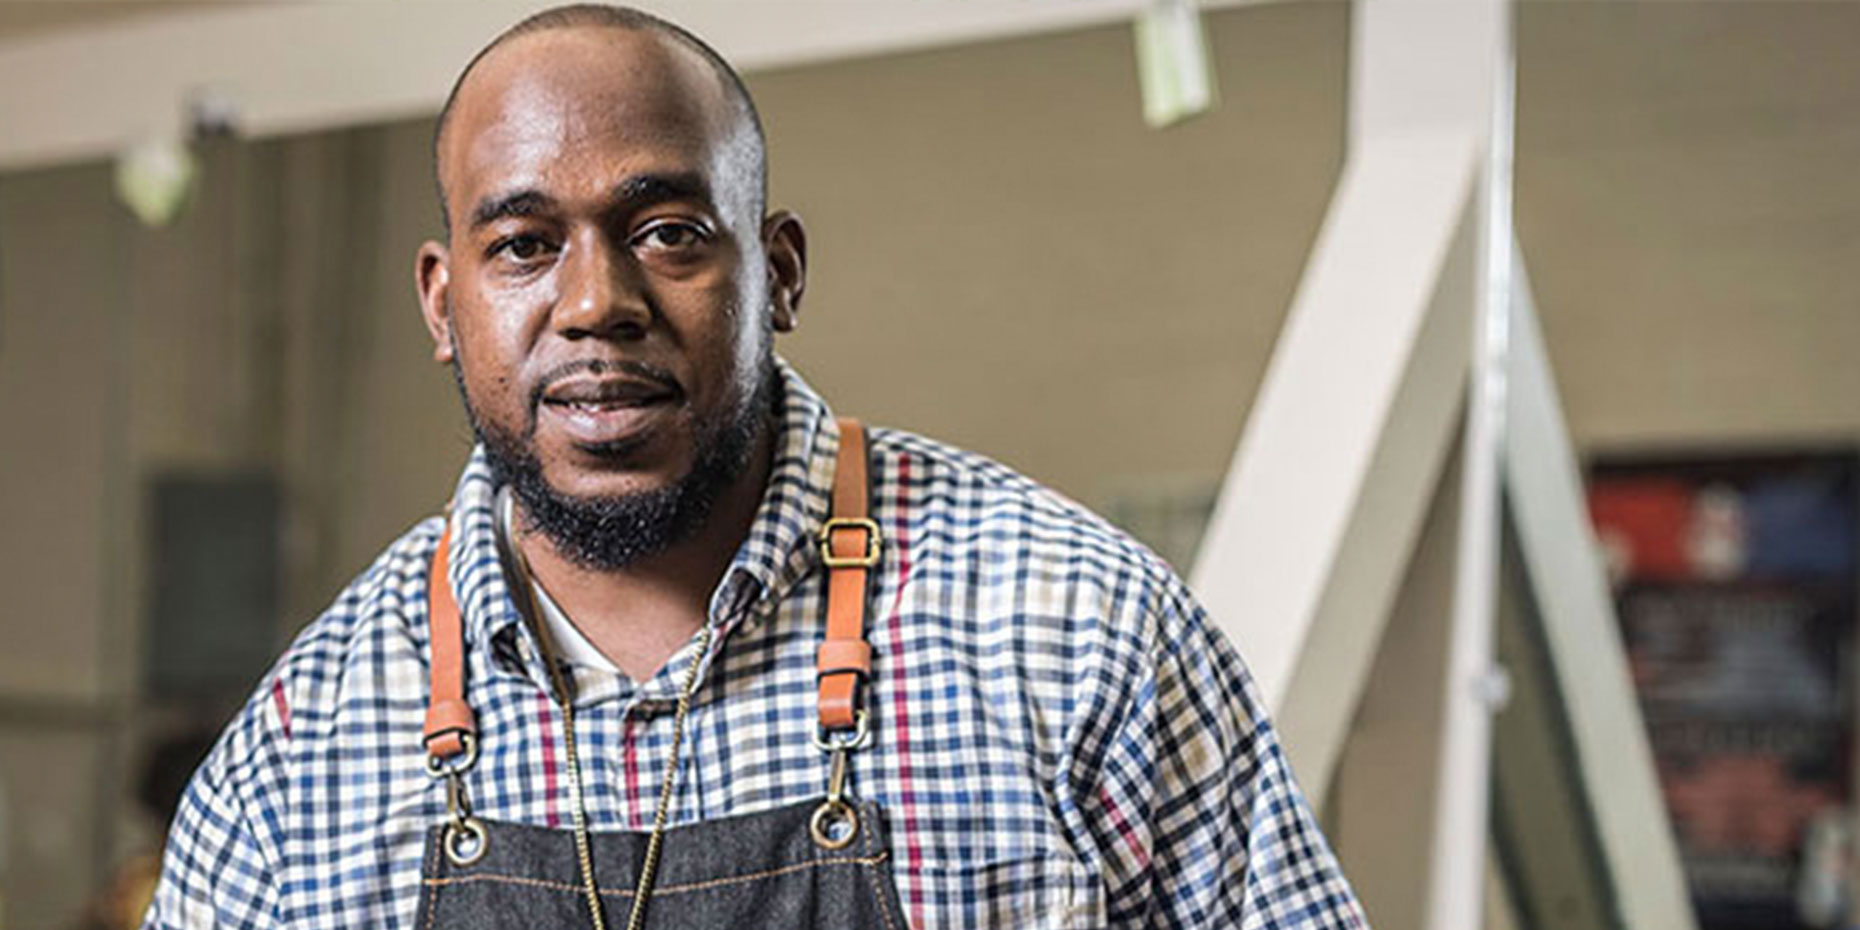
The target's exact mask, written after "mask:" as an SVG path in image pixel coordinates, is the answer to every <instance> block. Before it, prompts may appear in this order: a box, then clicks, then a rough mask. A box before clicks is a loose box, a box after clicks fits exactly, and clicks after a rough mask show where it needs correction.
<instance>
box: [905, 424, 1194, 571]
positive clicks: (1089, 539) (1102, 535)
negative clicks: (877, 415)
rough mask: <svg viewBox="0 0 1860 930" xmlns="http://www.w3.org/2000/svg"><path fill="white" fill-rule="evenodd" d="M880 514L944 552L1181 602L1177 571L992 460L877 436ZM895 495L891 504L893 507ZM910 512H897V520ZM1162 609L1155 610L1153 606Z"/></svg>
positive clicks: (925, 441)
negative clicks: (1059, 572) (888, 513)
mask: <svg viewBox="0 0 1860 930" xmlns="http://www.w3.org/2000/svg"><path fill="white" fill-rule="evenodd" d="M871 434H872V438H871V445H872V450H873V456H874V464H875V465H876V466H877V468H876V472H877V476H878V478H877V480H878V482H879V486H878V487H876V488H875V489H874V491H875V494H877V495H878V496H879V498H880V499H879V500H878V501H877V503H878V504H879V506H880V507H884V508H888V509H889V510H891V511H892V512H893V513H894V515H895V517H894V518H898V519H902V520H903V521H904V523H905V524H906V525H908V526H911V527H913V531H914V532H918V533H924V534H929V535H932V536H934V537H935V538H936V540H937V543H938V545H939V547H940V548H943V549H945V550H949V551H954V552H958V553H963V554H967V555H970V556H974V557H983V558H987V559H989V560H991V561H1001V562H1020V563H1021V564H1022V565H1023V566H1027V567H1031V568H1032V570H1034V571H1035V572H1042V571H1043V570H1045V569H1063V573H1064V575H1065V577H1068V578H1070V579H1073V580H1078V581H1085V582H1088V583H1092V584H1115V585H1117V586H1119V587H1120V588H1125V589H1126V590H1129V591H1130V592H1131V593H1142V594H1144V595H1146V597H1145V599H1146V600H1149V599H1154V598H1167V599H1171V600H1177V599H1180V598H1182V597H1185V596H1186V586H1184V585H1183V584H1182V582H1181V579H1180V578H1178V577H1177V576H1176V574H1175V572H1174V570H1173V569H1172V568H1170V566H1169V565H1168V563H1166V562H1164V561H1163V559H1162V558H1161V557H1159V556H1157V555H1156V554H1155V553H1154V552H1153V551H1151V550H1150V549H1149V547H1147V546H1145V545H1144V544H1143V543H1141V542H1139V541H1138V540H1136V539H1135V538H1133V537H1132V536H1131V535H1130V534H1128V533H1126V532H1124V531H1123V530H1121V529H1119V528H1117V527H1116V526H1113V525H1112V524H1111V523H1110V522H1109V521H1107V520H1106V519H1105V518H1103V517H1102V516H1099V515H1098V514H1096V513H1094V512H1092V511H1091V510H1089V509H1087V508H1086V507H1085V506H1084V505H1082V504H1080V503H1078V502H1077V501H1075V500H1073V499H1072V498H1070V497H1067V496H1066V495H1065V494H1063V493H1060V492H1059V491H1056V490H1054V489H1052V488H1050V487H1047V486H1046V485H1044V484H1041V483H1040V482H1038V481H1035V480H1034V479H1032V478H1029V477H1027V476H1026V475H1024V474H1021V473H1020V472H1018V471H1016V470H1014V469H1013V468H1011V467H1009V466H1007V465H1005V464H1003V463H1001V462H999V461H996V460H995V459H992V458H990V457H988V456H986V455H982V454H980V453H977V452H971V451H968V450H966V449H961V448H957V447H955V446H952V445H949V444H947V443H944V442H941V441H938V440H935V439H931V438H928V437H925V436H922V435H919V434H916V433H912V432H909V431H905V430H898V429H888V428H875V429H873V430H872V431H871ZM886 495H890V497H891V498H892V499H891V500H885V499H884V498H885V496H886ZM900 510H902V511H905V512H903V513H898V511H900ZM1151 606H1152V607H1154V606H1155V605H1151Z"/></svg>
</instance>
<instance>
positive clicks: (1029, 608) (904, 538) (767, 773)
mask: <svg viewBox="0 0 1860 930" xmlns="http://www.w3.org/2000/svg"><path fill="white" fill-rule="evenodd" d="M781 377H782V380H783V383H784V391H783V400H782V415H781V417H780V422H779V433H778V435H777V436H776V438H775V460H774V464H773V470H772V472H771V476H770V478H769V482H768V488H767V491H766V492H765V496H764V499H763V501H762V504H761V507H760V509H759V511H758V513H757V515H756V517H755V520H754V523H753V525H752V527H751V528H750V531H749V535H748V537H747V538H746V539H745V540H744V541H743V544H742V547H741V549H740V550H739V551H738V552H737V554H736V556H735V559H734V561H733V562H732V564H731V565H730V567H729V569H728V571H727V572H726V573H725V575H724V577H723V580H722V581H721V583H720V584H718V586H717V588H716V591H715V592H714V594H713V596H712V598H711V601H710V614H709V621H710V623H711V624H712V625H713V627H714V629H715V630H716V632H717V636H716V637H715V639H716V645H715V646H714V647H713V648H712V649H711V650H710V652H709V654H707V655H704V656H698V655H696V654H695V653H696V651H697V639H696V638H695V637H694V638H693V640H692V642H690V643H688V644H687V645H686V646H685V648H684V649H682V650H681V651H680V652H679V653H677V654H676V655H674V656H673V657H672V659H671V660H670V661H669V662H668V663H667V665H666V666H665V668H664V669H662V670H661V671H660V672H659V673H658V674H656V675H655V676H654V677H653V678H652V679H651V680H648V681H646V682H644V683H638V684H636V683H634V682H632V681H631V680H629V679H627V678H626V677H625V676H623V675H620V674H617V673H614V672H611V671H602V670H597V669H593V668H582V667H575V668H573V669H572V675H573V678H574V682H575V691H576V710H575V713H576V733H577V740H578V745H579V746H580V752H581V765H582V766H583V777H584V780H585V783H586V787H587V794H586V804H587V808H588V815H589V821H590V826H591V827H592V828H593V829H595V830H597V831H604V830H643V829H646V828H647V827H648V826H649V824H650V820H651V817H652V811H653V806H654V803H655V801H656V800H657V795H658V791H659V779H660V777H661V772H662V769H663V766H664V761H665V756H666V753H667V750H668V748H669V746H670V743H671V737H672V714H671V713H669V711H670V709H671V708H672V707H673V704H674V701H675V698H676V694H677V691H678V689H679V686H680V685H681V684H682V679H683V677H684V674H685V669H686V668H687V667H688V666H689V664H690V663H691V662H693V661H696V662H699V663H700V666H699V670H698V675H699V678H698V682H699V685H698V691H697V693H696V696H695V699H694V701H693V705H692V707H691V711H690V717H689V720H688V724H687V742H686V744H685V745H686V749H685V753H684V757H683V761H682V763H681V764H682V766H683V775H682V782H681V784H680V786H679V788H678V792H677V796H676V798H675V802H674V806H673V808H672V822H673V824H674V825H676V824H678V823H686V822H690V821H694V820H699V819H706V818H712V817H721V816H726V815H732V814H743V813H749V812H753V811H757V810H763V809H768V808H773V807H777V806H780V805H784V804H788V803H793V802H797V801H801V800H804V799H808V798H815V797H819V796H820V795H821V794H822V793H823V792H824V790H825V786H826V776H827V758H826V757H825V756H824V755H823V754H822V753H821V751H820V750H819V749H817V748H815V747H814V746H813V745H812V743H811V741H810V735H811V734H812V733H813V731H814V727H815V675H814V653H815V649H816V647H817V645H818V644H819V642H820V641H821V637H822V633H823V630H824V624H825V616H826V596H825V584H824V578H825V572H824V570H823V568H822V566H821V564H820V554H819V549H818V546H817V544H816V543H815V542H814V539H815V533H816V532H817V530H818V528H819V527H820V525H821V522H822V520H823V519H824V518H825V516H826V511H827V502H828V499H829V492H830V489H831V483H832V474H833V463H834V455H835V452H836V451H837V449H838V446H839V433H838V428H837V426H836V424H835V422H834V420H833V418H832V415H831V414H830V413H829V412H828V410H827V407H826V405H825V404H824V403H823V402H822V401H821V399H820V398H819V397H818V396H817V395H816V394H815V393H814V392H813V391H812V390H811V389H810V388H809V387H808V386H807V385H806V384H805V383H804V382H803V381H802V380H801V379H800V378H799V377H798V376H797V375H795V374H794V372H793V371H792V370H791V369H789V368H788V367H787V366H786V364H785V363H784V364H782V365H781ZM871 451H872V498H873V500H872V508H873V513H872V516H873V518H874V519H875V520H877V521H878V523H879V524H880V526H881V527H882V528H883V530H884V534H885V548H884V554H883V561H882V563H881V564H880V566H879V568H878V569H876V570H875V575H874V576H873V577H874V580H873V583H872V585H871V592H870V605H871V607H870V611H869V619H868V638H869V639H870V641H871V644H872V648H873V652H874V656H873V664H872V668H873V679H872V682H871V686H870V688H869V689H868V692H867V703H868V705H869V707H870V709H871V716H872V726H873V730H874V735H875V737H876V739H875V742H874V744H873V745H872V746H871V747H869V748H867V749H865V750H863V751H860V752H858V753H857V754H855V755H854V756H853V757H852V776H851V777H852V789H853V791H854V793H856V794H858V795H860V796H863V797H867V798H871V799H874V800H876V801H878V802H879V803H880V804H881V805H882V806H883V808H884V810H885V812H886V820H887V826H888V829H889V831H890V844H891V849H890V868H891V873H892V875H893V876H894V878H895V880H896V882H897V886H898V891H899V896H900V899H901V901H902V903H903V906H904V910H905V912H906V916H907V917H908V918H909V921H910V925H911V926H912V927H915V928H920V930H921V928H952V930H953V928H964V930H967V928H984V927H986V928H1006V927H1013V928H1037V927H1051V928H1060V927H1067V928H1071V927H1078V928H1099V927H1152V926H1153V927H1196V928H1209V927H1236V928H1240V927H1244V928H1275V930H1289V928H1313V930H1315V928H1342V927H1352V928H1354V927H1361V926H1363V923H1362V918H1361V916H1360V910H1359V908H1358V905H1357V903H1356V900H1355V898H1354V897H1353V895H1352V893H1351V891H1350V888H1349V886H1348V884H1347V883H1346V882H1345V880H1344V878H1343V875H1342V873H1341V872H1340V871H1339V870H1338V868H1337V864H1336V862H1335V860H1334V859H1333V857H1332V855H1331V852H1330V850H1329V849H1328V847H1327V846H1326V844H1325V841H1324V838H1323V836H1322V835H1321V834H1320V833H1319V831H1318V827H1317V825H1316V823H1315V822H1314V820H1313V818H1312V816H1311V813H1310V811H1309V810H1308V809H1307V806H1306V804H1305V801H1304V799H1303V797H1302V796H1301V795H1300V793H1299V790H1298V788H1297V786H1296V785H1295V784H1294V783H1293V781H1292V776H1291V772H1290V770H1289V769H1288V768H1287V765H1286V761H1285V756H1284V754H1283V753H1282V752H1281V750H1280V747H1279V743H1278V740H1277V738H1276V736H1275V735H1274V733H1273V729H1272V725H1271V724H1270V723H1269V722H1268V721H1267V719H1266V715H1265V712H1264V709H1263V706H1262V704H1261V702H1260V698H1259V695H1258V693H1257V692H1256V691H1255V690H1254V688H1253V685H1252V682H1251V681H1250V679H1249V678H1248V676H1247V673H1246V670H1245V669H1244V667H1243V666H1242V665H1241V662H1240V658H1239V656H1238V655H1236V654H1235V652H1234V649H1233V647H1232V646H1230V645H1229V644H1228V642H1227V641H1226V640H1225V639H1224V638H1223V637H1222V636H1221V635H1220V634H1219V633H1218V632H1217V631H1216V630H1214V629H1213V628H1212V626H1211V625H1210V624H1209V622H1208V620H1207V618H1206V616H1205V615H1204V614H1203V612H1202V610H1201V608H1200V607H1199V606H1198V605H1197V604H1196V603H1195V601H1194V599H1193V598H1192V597H1191V596H1190V595H1189V592H1188V591H1187V590H1186V588H1185V587H1184V586H1183V584H1182V582H1181V581H1180V580H1179V579H1178V578H1176V577H1175V575H1174V574H1173V573H1171V572H1170V570H1169V569H1168V568H1167V567H1166V566H1165V565H1164V564H1163V563H1162V562H1161V561H1160V560H1158V559H1157V558H1156V557H1155V556H1154V555H1153V554H1151V553H1150V552H1149V551H1147V550H1146V549H1144V548H1143V547H1142V546H1140V545H1138V544H1136V543H1135V542H1133V541H1132V540H1130V539H1129V538H1128V537H1126V536H1125V535H1124V534H1122V533H1120V532H1118V531H1117V530H1115V529H1113V528H1111V527H1110V526H1108V525H1107V524H1105V523H1104V522H1103V521H1102V520H1100V519H1099V518H1098V517H1095V516H1093V515H1091V514H1090V513H1087V512H1086V511H1084V510H1083V509H1082V508H1080V507H1079V506H1078V505H1076V504H1074V503H1072V502H1071V501H1068V500H1066V499H1065V498H1063V497H1061V496H1060V495H1058V494H1056V493H1054V492H1052V491H1050V490H1047V489H1045V488H1043V487H1041V486H1039V485H1037V484H1035V483H1033V482H1032V481H1029V480H1028V479H1026V478H1024V477H1022V476H1020V475H1018V474H1016V473H1014V472H1012V471H1010V470H1008V469H1007V468H1005V467H1003V466H1001V465H999V464H997V463H995V462H991V461H988V460H987V459H984V458H981V457H979V456H975V455H972V454H968V453H965V452H961V451H957V450H954V449H951V448H949V447H947V446H943V445H939V444H937V443H934V442H931V441H929V440H926V439H923V438H920V437H917V436H913V435H910V434H908V433H902V432H896V431H892V430H884V429H876V430H873V431H872V432H871ZM493 496H494V495H493V487H492V483H491V479H490V477H489V471H488V469H487V467H486V465H485V463H484V460H483V456H482V451H480V452H478V453H477V454H474V455H473V457H472V459H471V461H470V463H469V464H468V465H467V466H466V468H465V472H464V475H463V477H462V478H461V479H460V481H459V485H458V489H457V492H456V494H455V496H454V499H453V506H452V513H453V519H454V520H455V528H456V530H455V537H454V543H453V548H452V555H451V564H450V569H449V571H450V575H451V580H452V584H453V586H454V587H453V590H454V591H456V592H457V593H458V600H459V603H460V607H461V610H462V611H463V615H464V626H465V642H466V652H467V657H468V658H467V665H466V676H467V697H468V699H469V701H470V703H471V705H472V706H473V707H474V708H475V709H476V711H477V715H478V724H479V728H480V732H481V744H482V750H483V754H482V758H481V759H480V761H479V762H478V764H477V765H476V766H475V767H474V768H473V769H472V770H471V771H470V772H469V774H468V776H467V787H468V790H469V794H470V797H471V800H472V803H473V805H474V807H475V808H476V811H477V813H478V814H479V815H480V816H483V817H486V818H491V819H496V820H504V821H514V822H518V823H524V824H533V825H540V826H548V827H560V828H564V829H566V828H567V827H568V826H569V825H570V823H571V818H572V816H573V810H572V808H571V807H570V797H571V795H570V787H569V785H568V782H567V777H568V775H567V767H566V762H565V759H564V756H563V744H562V727H561V723H562V721H561V713H560V711H559V708H558V707H557V706H556V705H555V704H554V703H553V699H552V697H551V691H550V687H549V677H548V672H547V670H546V669H545V668H544V667H543V665H542V661H543V660H542V659H541V657H540V656H539V653H538V651H537V648H536V645H535V640H534V639H533V635H534V634H533V632H532V631H531V630H530V629H529V627H528V626H527V625H526V624H525V623H523V622H522V621H521V620H520V619H519V614H518V613H517V610H516V607H515V606H514V605H513V604H512V602H511V599H510V595H509V591H508V590H507V588H506V580H505V577H504V574H503V572H502V570H501V568H500V566H499V563H498V558H497V553H496V543H495V539H494V536H493V533H494V530H493V522H494V518H493V507H492V500H493ZM443 528H444V522H443V521H442V519H441V518H438V517H435V518H432V519H429V520H427V521H425V522H422V523H420V524H419V525H417V526H415V527H414V528H413V529H411V530H410V531H408V533H407V534H406V535H405V536H402V537H401V538H400V539H399V540H398V541H396V542H395V543H394V544H393V545H392V546H391V547H389V549H388V550H387V552H385V553H384V554H383V555H382V556H381V557H380V558H379V559H378V560H377V561H376V562H375V563H374V565H372V566H370V567H369V568H368V569H367V570H366V571H364V572H363V573H362V574H361V576H360V577H358V578H357V579H355V581H354V582H353V583H351V584H350V585H349V587H348V588H347V589H346V590H344V591H343V592H342V593H341V595H339V596H338V597H337V598H336V601H335V603H334V604H333V605H332V606H331V607H330V608H329V610H328V611H327V612H326V613H325V614H323V616H321V617H319V618H318V619H317V620H316V622H314V623H312V624H311V625H310V626H309V627H308V628H307V629H305V630H304V631H303V633H302V635H300V636H299V637H298V638H297V640H296V642H295V644H294V645H292V646H291V648H290V650H289V651H288V652H286V653H285V654H284V656H283V657H282V658H280V659H279V660H278V663H277V665H276V666H275V667H274V668H273V669H272V670H271V672H270V673H269V674H267V675H266V676H265V678H264V680H263V681H262V682H261V683H260V684H259V686H258V688H257V689H256V691H255V692H254V693H253V695H252V698H251V700H250V701H249V702H248V703H247V704H246V705H245V708H244V710H243V711H242V712H241V713H240V714H239V715H238V717H237V718H236V719H235V720H233V722H232V723H231V725H230V726H229V727H228V728H227V730H226V732H225V735H224V736H223V737H222V738H221V740H220V742H219V744H218V746H217V747H216V748H215V749H214V751H213V753H212V754H211V756H210V757H209V758H208V759H207V761H206V762H205V763H204V765H203V766H202V768H201V769H200V771H199V773H198V774H196V775H195V777H194V780H193V784H192V785H191V786H190V787H189V789H188V791H187V794H186V797H185V799H184V800H183V802H182V804H181V808H180V812H179V814H178V815H177V816H176V818H175V822H174V826H173V830H172V833H171V835H170V837H169V841H168V847H167V854H166V861H165V863H164V866H163V871H162V879H161V885H160V888H159V890H158V891H157V893H156V896H155V902H154V905H153V907H152V908H151V910H150V912H149V916H148V921H147V924H146V926H148V927H156V928H180V927H187V928H203V927H291V928H303V930H312V928H338V927H340V928H361V927H368V928H376V927H390V928H404V927H408V926H410V925H411V924H412V923H413V918H414V912H415V906H416V904H417V900H418V896H419V892H420V888H421V883H420V864H421V856H422V854H423V852H424V848H425V847H424V844H423V837H424V835H425V831H426V830H427V829H428V828H429V827H431V826H432V825H434V824H436V823H439V822H441V820H442V818H443V817H444V816H445V787H444V784H443V783H442V782H439V781H435V780H433V779H432V778H430V777H428V775H427V774H426V771H425V761H426V757H425V753H424V751H423V749H422V747H421V742H420V736H421V723H422V716H423V712H424V709H425V706H426V694H427V656H428V650H427V644H428V641H427V624H426V573H427V565H428V562H429V560H430V558H431V555H432V552H433V550H434V548H435V546H436V545H437V543H438V539H439V535H440V533H441V531H442V530H443ZM672 841H674V842H675V841H676V834H674V835H673V837H672ZM567 848H568V847H566V846H565V847H564V849H567Z"/></svg>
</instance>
